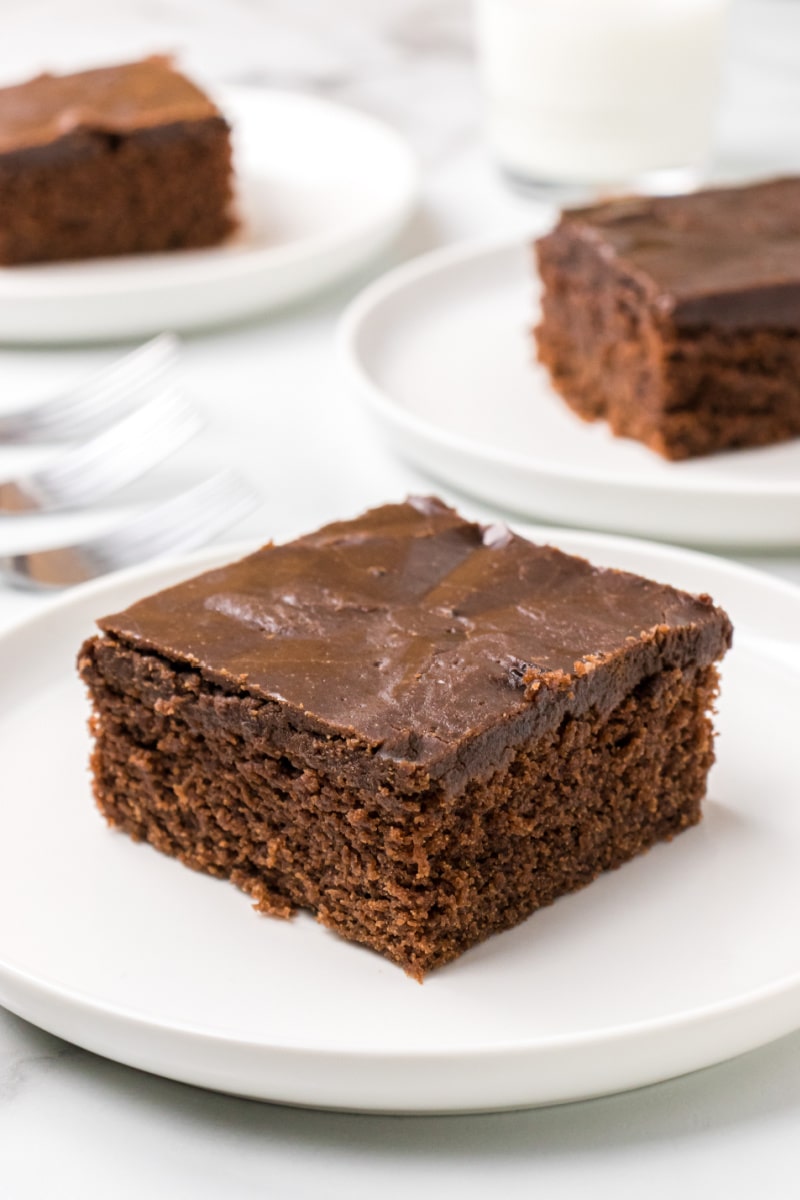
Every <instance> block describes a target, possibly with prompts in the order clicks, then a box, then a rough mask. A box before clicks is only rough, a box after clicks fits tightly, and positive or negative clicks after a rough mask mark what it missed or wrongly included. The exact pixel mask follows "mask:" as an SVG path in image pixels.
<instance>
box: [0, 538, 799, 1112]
mask: <svg viewBox="0 0 800 1200" xmlns="http://www.w3.org/2000/svg"><path fill="white" fill-rule="evenodd" d="M537 532H538V536H539V537H540V538H541V537H549V538H550V540H553V541H557V542H558V543H559V544H561V545H563V546H564V547H565V548H566V549H568V550H575V551H578V552H581V553H586V554H589V555H590V556H591V557H592V558H593V559H594V560H595V561H598V562H605V563H609V564H613V565H619V566H621V567H626V568H632V569H635V570H639V571H643V572H646V573H648V574H650V575H653V576H655V577H658V578H661V579H665V580H668V581H671V582H673V583H676V584H679V585H683V586H685V587H688V588H691V589H692V590H694V591H698V590H701V589H709V590H710V591H711V592H712V593H713V594H714V595H715V597H716V598H717V599H718V600H720V601H721V602H723V603H724V604H725V605H727V607H728V608H729V610H730V612H731V614H732V616H733V618H734V620H735V622H736V624H737V636H736V646H735V649H734V650H733V651H732V652H731V654H730V655H729V657H728V660H727V661H726V665H725V669H724V683H723V694H722V700H721V703H720V713H719V729H720V738H719V744H718V751H719V761H718V763H717V765H716V766H715V768H714V770H713V774H712V779H711V785H710V796H709V800H708V802H707V805H706V818H705V820H704V822H703V823H702V824H701V825H700V826H699V827H698V828H696V829H693V830H691V831H689V832H688V833H685V834H683V835H681V836H680V837H679V838H677V839H676V840H675V841H674V842H673V843H672V844H671V845H663V846H659V847H657V848H656V849H654V850H653V851H651V852H650V853H649V854H647V855H646V856H644V857H642V858H640V859H638V860H636V861H635V862H633V863H630V864H628V865H627V866H625V867H623V868H622V869H621V870H619V871H616V872H614V873H611V874H608V875H606V876H604V877H603V878H601V879H600V880H598V881H596V882H595V883H593V884H592V885H591V886H590V887H589V888H587V889H585V890H584V891H583V892H580V893H578V894H576V895H573V896H569V897H565V898H564V899H562V900H559V901H558V902H557V903H556V904H555V905H554V906H553V907H552V908H549V909H546V910H543V911H541V912H539V913H537V914H535V915H534V916H533V917H532V918H531V919H530V920H528V921H527V922H525V923H524V924H523V925H521V926H519V927H518V928H517V929H514V930H511V931H510V932H508V933H504V934H501V935H499V936H497V937H494V938H491V939H490V940H489V941H488V942H487V943H485V944H484V945H482V946H479V947H477V948H475V949H474V950H472V951H470V952H469V953H467V954H466V955H464V956H463V957H462V958H461V959H460V960H459V961H457V962H455V963H453V964H451V965H450V966H448V967H445V968H443V969H442V970H440V971H438V972H434V974H433V975H431V976H430V977H429V978H428V979H427V980H426V982H425V984H424V985H423V986H422V987H420V986H419V985H418V984H416V983H414V982H412V981H411V980H410V979H408V978H407V977H406V976H405V975H404V974H403V973H402V972H401V971H400V970H399V969H398V968H396V967H393V966H391V965H390V964H388V963H386V962H385V961H384V960H383V959H381V958H380V957H378V956H377V955H375V954H373V953H371V952H369V951H366V950H362V949H360V948H358V947H356V946H353V945H350V944H348V943H346V942H344V941H341V940H339V939H338V938H337V937H335V936H334V935H333V934H331V933H329V932H328V931H326V930H325V929H323V928H322V927H321V926H319V925H317V924H316V923H315V922H314V921H313V920H312V919H311V918H310V917H308V916H305V915H301V916H299V917H298V918H297V919H295V920H294V921H292V922H282V921H279V920H275V919H270V918H267V917H263V916H258V915H256V914H255V913H254V912H253V911H252V910H251V908H250V904H249V901H248V899H247V898H246V897H245V896H244V895H243V894H242V893H240V892H238V891H237V889H236V888H234V887H232V886H231V885H230V884H228V883H225V882H221V881H217V880H213V879H210V878H207V877H205V876H202V875H199V874H195V873H193V872H191V871H189V870H187V869H185V868H183V867H181V866H180V865H179V864H178V863H177V862H174V861H173V860H171V859H168V858H165V857H162V856H161V855H159V854H157V853H156V852H155V851H153V850H152V849H150V848H149V847H147V846H144V845H135V844H134V843H132V842H131V841H129V840H128V838H127V837H125V836H123V835H121V834H117V833H114V832H112V831H110V830H108V829H107V828H106V826H105V824H104V823H103V821H102V820H101V818H100V817H99V815H98V814H97V812H96V811H95V809H94V806H93V803H92V800H91V796H90V788H89V778H88V774H87V770H86V760H87V754H88V749H89V743H88V737H87V732H86V716H87V704H86V701H85V699H84V696H83V692H82V688H81V686H80V685H79V683H78V682H77V680H76V678H75V673H74V662H75V656H76V651H77V648H78V646H79V644H80V642H81V640H82V638H83V637H84V636H85V635H86V634H88V633H90V632H91V630H92V628H93V618H94V617H96V616H98V615H101V614H102V613H104V612H108V611H113V610H116V609H119V608H120V607H121V606H123V605H126V604H127V603H129V602H130V601H131V600H133V599H134V598H136V597H138V596H141V595H142V594H144V593H146V592H149V591H151V590H153V589H155V588H158V587H162V586H164V585H167V584H169V583H172V582H174V581H177V580H178V579H180V578H183V577H186V576H188V575H191V574H194V573H195V572H196V571H197V570H198V569H200V568H205V567H208V566H212V565H217V564H218V563H220V562H222V561H226V560H228V559H230V558H231V557H233V555H234V551H232V550H230V549H229V550H227V551H226V550H224V549H223V550H220V548H219V547H217V548H216V549H215V550H213V551H209V550H206V551H204V552H202V553H200V554H197V555H194V556H193V557H192V558H190V559H186V560H184V561H182V562H181V563H178V564H174V565H169V566H165V565H160V566H150V567H149V568H148V569H146V570H141V569H140V570H136V571H132V572H127V573H125V574H122V575H119V576H117V577H116V578H109V579H108V580H107V581H104V582H100V583H98V584H94V585H90V586H88V587H86V588H84V589H82V590H80V591H76V592H75V593H74V594H72V595H70V596H67V597H66V598H65V599H63V600H61V601H58V602H57V603H56V604H55V605H54V606H53V607H51V608H50V609H49V611H46V612H45V613H43V614H41V615H39V616H37V617H35V618H34V619H32V620H30V621H28V622H27V623H25V624H23V625H20V626H19V627H17V628H16V629H15V630H14V631H12V632H10V633H7V634H6V635H4V636H3V637H2V638H0V763H1V764H2V780H3V786H2V789H1V790H0V839H1V840H2V845H3V847H4V853H3V869H2V871H0V1002H2V1003H3V1004H5V1005H6V1006H7V1007H8V1008H10V1009H12V1010H13V1011H14V1012H16V1013H18V1014H20V1015H21V1016H23V1017H25V1018H27V1019H28V1020H30V1021H33V1022H34V1023H35V1024H37V1025H40V1026H42V1027H43V1028H45V1029H48V1030H50V1031H51V1032H53V1033H55V1034H58V1035H60V1036H62V1037H65V1038H67V1039H69V1040H71V1041H73V1042H76V1043H78V1044H79V1045H82V1046H85V1047H87V1048H88V1049H91V1050H94V1051H97V1052H98V1053H100V1054H103V1055H106V1056H108V1057H110V1058H113V1059H116V1060H118V1061H120V1062H123V1063H129V1064H131V1065H133V1066H135V1067H140V1068H143V1069H144V1070H147V1071H152V1072H155V1073H157V1074H161V1075H166V1076H168V1077H170V1078H174V1079H179V1080H184V1081H186V1082H189V1083H194V1084H200V1085H203V1086H206V1087H211V1088H215V1089H219V1090H221V1091H228V1092H233V1093H237V1094H240V1095H244V1096H252V1097H257V1098H262V1099H268V1100H277V1101H283V1102H288V1103H292V1104H305V1105H314V1106H324V1107H333V1108H345V1109H358V1110H375V1111H396V1112H410V1111H417V1112H434V1111H470V1110H490V1109H501V1108H507V1107H519V1106H526V1105H532V1104H545V1103H551V1102H557V1101H565V1100H571V1099H576V1098H579V1097H587V1096H593V1095H597V1094H601V1093H605V1092H611V1091H616V1090H621V1089H626V1088H631V1087H636V1086H639V1085H641V1084H647V1083H651V1082H654V1081H655V1080H659V1079H663V1078H666V1077H669V1076H673V1075H677V1074H681V1073H683V1072H686V1071H691V1070H694V1069H696V1068H698V1067H703V1066H706V1065H708V1064H711V1063H714V1062H717V1061H720V1060H722V1059H724V1058H727V1057H730V1056H732V1055H735V1054H738V1053H741V1052H742V1051H745V1050H749V1049H751V1048H753V1047H755V1046H758V1045H760V1044H762V1043H764V1042H767V1041H769V1040H770V1039H772V1038H776V1037H779V1036H780V1035H782V1034H784V1033H787V1032H788V1031H789V1030H791V1029H793V1028H795V1027H796V1026H798V1025H800V942H798V937H797V930H798V927H799V926H800V893H799V892H798V888H797V879H798V878H800V806H798V804H797V779H798V769H799V768H800V754H799V752H798V742H797V729H796V726H797V696H798V694H799V692H800V653H798V648H797V643H796V641H795V642H794V644H792V639H793V638H795V628H796V621H797V615H798V609H799V608H800V603H799V602H798V592H797V591H796V590H795V589H793V588H791V587H789V586H788V585H786V584H782V583H780V582H777V581H775V580H772V579H770V578H768V577H766V576H762V575H760V574H757V573H755V572H751V571H748V570H746V569H744V568H741V567H737V566H734V565H731V564H726V563H724V562H721V561H717V560H715V559H711V558H706V557H704V556H700V555H693V554H691V553H689V552H686V551H677V550H673V549H669V548H666V547H661V546H656V545H647V544H644V543H635V542H626V541H624V540H622V539H615V538H607V537H602V536H599V535H591V534H583V533H565V532H563V531H559V532H556V531H547V530H545V531H537ZM242 550H243V548H242V547H237V548H235V551H236V552H241V551H242ZM767 614H769V616H768V617H767ZM767 620H768V622H769V634H770V639H769V640H765V639H764V638H763V637H762V636H761V631H762V629H763V628H764V626H765V624H766V623H767ZM792 655H794V658H792Z"/></svg>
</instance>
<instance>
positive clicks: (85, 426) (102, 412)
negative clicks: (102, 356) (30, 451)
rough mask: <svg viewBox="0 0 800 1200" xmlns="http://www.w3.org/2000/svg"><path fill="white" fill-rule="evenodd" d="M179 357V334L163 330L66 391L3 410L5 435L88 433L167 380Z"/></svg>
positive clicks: (6, 438) (28, 438) (1, 436)
mask: <svg viewBox="0 0 800 1200" xmlns="http://www.w3.org/2000/svg"><path fill="white" fill-rule="evenodd" d="M177 357H178V341H177V338H175V337H174V336H173V335H172V334H170V333H162V334H159V336H158V337H155V338H153V339H152V341H149V342H146V343H145V344H144V345H143V346H139V347H138V348H137V349H136V350H133V351H131V353H130V354H126V355H125V357H124V358H120V359H119V360H118V361H117V362H115V363H113V364H112V365H111V366H110V367H107V368H106V369H105V370H104V371H100V372H98V374H96V375H94V376H93V377H92V378H91V379H87V380H86V382H85V383H82V384H79V385H78V387H76V388H73V389H72V390H71V391H69V392H67V393H66V394H65V395H63V396H56V397H54V398H53V399H52V400H46V401H43V402H40V403H37V404H33V405H26V406H25V407H24V408H19V409H16V410H15V411H13V412H7V413H0V441H2V442H16V443H22V442H25V443H29V444H30V443H35V442H47V441H69V440H78V439H83V438H86V437H89V436H90V435H91V434H92V433H94V432H95V430H97V429H101V428H103V427H104V426H106V425H111V424H112V423H113V422H114V421H115V420H117V419H118V418H119V417H120V416H122V415H123V414H124V413H125V412H127V411H128V410H129V409H130V408H131V407H133V404H134V403H135V402H136V401H137V399H139V400H141V399H143V398H144V397H143V393H146V392H148V391H152V390H153V389H154V388H156V387H160V386H163V384H164V383H165V381H166V380H167V377H168V375H169V372H170V371H171V370H172V369H173V368H174V365H175V363H176V361H177Z"/></svg>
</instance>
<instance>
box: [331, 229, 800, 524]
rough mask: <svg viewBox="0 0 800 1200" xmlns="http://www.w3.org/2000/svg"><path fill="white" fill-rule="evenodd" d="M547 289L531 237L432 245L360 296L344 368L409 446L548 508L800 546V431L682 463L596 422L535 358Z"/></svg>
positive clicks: (514, 505)
mask: <svg viewBox="0 0 800 1200" xmlns="http://www.w3.org/2000/svg"><path fill="white" fill-rule="evenodd" d="M537 290H538V283H537V281H536V279H535V277H534V269H533V252H532V250H531V248H530V246H529V245H524V244H521V243H520V242H519V241H518V240H516V241H514V242H511V243H509V242H503V243H501V244H497V243H492V244H488V245H486V244H484V245H477V246H475V245H474V244H472V245H467V246H458V247H455V248H448V249H446V250H443V251H437V252H435V253H433V254H430V255H426V256H425V257H424V258H420V259H417V260H415V261H414V262H412V263H410V264H408V265H406V266H403V267H400V268H398V269H396V270H394V271H391V272H390V273H389V274H388V275H386V276H384V277H383V278H382V279H381V280H379V281H378V282H377V283H374V284H372V285H371V286H370V287H368V288H367V289H366V290H365V291H364V292H363V293H362V294H361V295H360V296H359V297H358V298H357V299H356V300H355V301H354V303H353V304H352V305H351V307H350V308H349V310H348V311H347V313H346V314H345V317H344V319H343V322H342V325H341V330H340V345H341V350H342V352H343V358H344V361H345V365H346V368H347V370H348V372H349V374H350V375H351V376H352V377H354V378H355V382H356V386H357V388H358V389H359V391H360V393H361V395H362V396H363V398H364V399H365V401H366V402H367V405H368V407H369V410H370V411H371V412H372V413H373V415H374V416H375V417H376V418H377V420H378V421H379V422H380V424H381V426H382V427H383V429H384V430H385V432H386V434H387V436H388V438H389V439H390V441H391V444H392V445H393V446H394V447H395V448H396V449H397V450H398V451H399V452H400V453H401V454H403V455H404V456H405V457H407V458H409V459H411V460H412V461H413V462H415V463H416V464H417V465H418V466H420V467H422V468H423V470H425V471H426V472H428V473H430V474H431V475H433V476H434V477H435V478H437V479H441V480H444V481H445V482H447V483H449V484H451V485H453V486H455V487H457V488H459V489H461V490H462V491H464V492H468V493H471V494H473V495H475V496H479V497H481V498H482V499H484V500H488V501H490V502H491V503H493V504H497V505H501V506H504V507H506V508H508V509H511V510H512V511H514V512H518V513H521V514H524V515H526V516H531V517H536V518H538V519H546V520H550V521H559V522H564V523H566V524H575V525H583V526H590V527H591V528H594V529H608V530H615V531H617V532H621V533H632V534H638V535H642V536H646V537H655V538H663V539H665V540H668V541H677V542H684V543H687V544H691V545H704V544H705V545H720V546H723V545H727V546H733V545H738V546H747V545H752V546H768V545H773V546H774V545H785V544H793V545H794V544H798V543H800V439H797V440H795V441H793V442H788V443H785V444H784V445H781V446H774V447H769V448H767V449H763V450H744V451H739V452H737V453H729V454H719V455H713V456H710V457H707V458H702V459H695V460H692V461H689V462H682V463H669V462H666V461H665V460H663V459H661V458H660V457H659V456H658V455H656V454H654V453H653V452H652V451H650V450H647V449H646V448H645V447H644V446H642V445H640V444H639V443H637V442H633V441H630V440H628V439H623V438H615V437H613V436H612V435H611V434H610V433H609V431H608V428H607V427H606V425H605V424H604V423H601V422H598V423H595V424H586V423H584V422H583V421H581V420H580V418H578V417H577V416H576V415H575V414H574V413H573V412H572V411H571V410H570V409H569V408H568V407H567V405H566V404H565V403H564V402H563V401H562V400H561V399H560V398H559V397H558V396H557V395H556V393H555V392H554V391H553V389H552V388H551V387H550V384H549V381H548V377H547V373H546V371H545V370H544V369H543V368H542V367H540V366H539V365H538V364H536V363H534V361H533V355H534V351H533V342H532V338H531V332H530V331H531V327H532V326H533V324H534V322H535V319H536V308H537V297H536V292H537Z"/></svg>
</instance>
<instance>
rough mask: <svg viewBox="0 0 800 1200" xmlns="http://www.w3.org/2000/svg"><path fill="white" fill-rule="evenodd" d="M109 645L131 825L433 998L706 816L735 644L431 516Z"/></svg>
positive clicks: (659, 597) (394, 522)
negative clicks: (721, 684) (438, 979)
mask: <svg viewBox="0 0 800 1200" xmlns="http://www.w3.org/2000/svg"><path fill="white" fill-rule="evenodd" d="M99 624H100V628H101V630H102V634H101V635H100V636H98V637H95V638H92V639H90V640H89V641H88V642H87V643H86V644H85V645H84V647H83V649H82V652H81V655H80V671H81V674H82V676H83V679H84V680H85V682H86V683H87V685H88V687H89V691H90V694H91V698H92V702H93V705H94V716H93V730H94V734H95V737H96V746H95V750H94V755H93V759H92V767H93V772H94V787H95V795H96V798H97V802H98V804H99V806H100V808H101V810H102V811H103V813H104V814H105V816H106V817H107V818H108V820H109V821H110V823H111V824H112V825H115V826H117V827H118V828H119V829H122V830H124V831H125V832H127V833H129V834H130V835H132V836H133V837H134V838H136V839H146V840H147V841H149V842H150V843H152V845H154V846H155V847H157V848H158V849H159V850H162V851H164V852H165V853H167V854H170V855H174V856H175V857H176V858H179V859H180V860H181V861H182V862H184V863H186V864H187V865H188V866H191V867H194V868H197V869H199V870H203V871H207V872H209V873H210V874H212V875H217V876H223V877H227V878H230V879H232V880H233V882H234V883H236V884H238V885H239V886H240V887H241V888H243V889H244V890H245V891H246V892H249V893H250V895H251V896H252V897H253V899H254V900H255V902H256V906H257V907H258V908H259V909H261V910H262V911H264V912H267V913H273V914H278V915H281V916H283V915H289V914H290V913H291V912H293V911H294V910H295V909H297V908H304V909H308V910H310V911H311V912H313V913H315V914H316V916H317V918H318V919H319V920H320V921H322V922H323V923H324V924H325V925H327V926H329V927H330V928H331V929H333V930H335V931H336V932H337V933H339V934H341V935H342V936H343V937H345V938H349V939H352V940H353V941H356V942H360V943H362V944H364V945H366V946H370V947H372V948H373V949H375V950H377V951H379V952H380V953H381V954H383V955H385V956H386V957H387V958H389V959H391V960H392V961H393V962H395V963H398V964H399V965H400V966H402V967H403V968H404V969H405V970H406V971H407V972H408V973H409V974H411V975H413V976H415V977H417V978H422V976H423V975H424V974H425V973H426V972H427V971H430V970H431V969H432V968H433V967H437V966H440V965H441V964H443V963H446V962H448V961H450V960H451V959H453V958H455V957H457V956H458V955H459V954H461V953H462V952H463V951H464V950H466V949H468V948H469V947H470V946H472V945H474V944H475V943H476V942H479V941H481V940H483V939H484V938H486V937H488V936H489V935H490V934H492V933H495V932H497V931H499V930H502V929H506V928H508V927H509V926H512V925H515V924H516V923H517V922H519V921H521V920H523V919H524V918H525V917H527V916H528V915H529V914H530V913H532V912H533V911H534V909H537V908H539V907H541V906H542V905H545V904H550V903H551V902H552V901H553V900H555V899H556V897H557V896H559V895H561V894H563V893H565V892H570V891H574V890H575V889H577V888H580V887H582V886H583V885H584V884H586V883H588V882H589V881H590V880H591V879H593V878H594V877H595V876H596V875H598V874H599V873H600V872H601V871H604V870H607V869H608V868H611V867H618V866H619V865H620V864H621V863H623V862H625V861H626V860H627V859H629V858H631V857H633V856H634V855H636V854H638V853H640V852H641V851H642V850H645V849H647V847H649V846H651V845H652V844H653V843H654V842H656V841H659V840H662V839H669V838H671V837H672V836H673V835H674V834H675V833H678V832H680V831H681V830H682V829H685V828H686V827H687V826H689V825H692V824H694V823H695V822H696V821H697V820H698V819H699V816H700V803H701V800H702V798H703V795H704V792H705V788H706V777H707V774H708V770H709V767H710V766H711V763H712V761H713V757H714V755H713V734H712V728H711V723H710V716H709V714H710V710H711V706H712V703H713V700H714V697H715V694H716V690H717V672H716V667H715V665H714V664H715V662H716V661H717V660H718V659H719V658H720V657H721V656H722V655H723V653H724V652H725V650H726V648H727V647H728V645H729V643H730V637H731V626H730V622H729V620H728V618H727V617H726V615H725V613H723V612H722V611H721V610H720V609H718V608H715V607H714V606H713V604H712V603H711V601H710V599H709V598H708V597H707V596H699V597H696V596H690V595H688V594H686V593H684V592H680V591H677V590H675V589H673V588H671V587H667V586H665V585H662V584H659V583H654V582H651V581H649V580H646V579H642V578H639V577H638V576H635V575H631V574H626V573H624V572H620V571H614V570H603V569H600V568H597V567H594V566H591V565H590V564H589V563H588V562H586V561H585V560H583V559H581V558H576V557H572V556H569V555H566V554H563V553H561V552H560V551H559V550H556V549H554V548H552V547H549V546H536V545H532V544H531V543H530V542H528V541H526V540H524V539H523V538H521V537H518V536H515V535H513V534H511V533H509V532H508V531H507V530H505V529H504V528H502V527H489V528H485V527H481V526H480V525H476V524H473V523H470V522H468V521H464V520H462V519H461V518H460V517H459V516H458V515H457V514H456V513H455V512H453V511H452V510H451V509H449V508H447V507H445V506H444V505H443V504H441V503H440V502H439V501H437V500H434V499H413V500H411V501H409V502H407V503H404V504H395V505H387V506H385V507H382V508H378V509H374V510H373V511H371V512H368V513H365V514H364V515H363V516H361V517H358V518H356V519H355V520H352V521H344V522H341V523H337V524H333V525H329V526H326V527H325V528H323V529H321V530H319V531H318V532H317V533H314V534H311V535H309V536H307V537H303V538H300V539H299V540H297V541H294V542H291V543H289V544H287V545H283V546H266V547H264V548H263V549H261V550H259V551H257V552H256V553H255V554H253V555H250V556H249V557H248V558H245V559H243V560H242V561H241V562H238V563H233V564H231V565H229V566H226V567H223V568H221V569H219V570H213V571H209V572H207V573H206V574H203V575H200V576H199V577H197V578H195V579H193V580H190V581H189V582H187V583H183V584H179V585H178V586H177V587H173V588H170V589H168V590H166V591H163V592H160V593H158V594H157V595H155V596H151V597H149V598H147V599H145V600H142V601H140V602H139V603H137V604H134V605H133V606H132V607H131V608H129V609H127V610H126V611H125V612H123V613H120V614H117V615H115V616H109V617H105V618H104V619H103V620H101V621H100V622H99Z"/></svg>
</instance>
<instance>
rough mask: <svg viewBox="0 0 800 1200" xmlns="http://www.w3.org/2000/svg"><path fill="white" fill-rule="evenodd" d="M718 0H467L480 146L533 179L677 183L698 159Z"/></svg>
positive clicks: (690, 178)
mask: <svg viewBox="0 0 800 1200" xmlns="http://www.w3.org/2000/svg"><path fill="white" fill-rule="evenodd" d="M727 7H728V2H727V0H475V16H476V33H477V46H478V57H479V63H480V68H481V74H482V78H483V85H484V92H485V102H486V126H487V134H488V138H489V142H490V144H491V147H492V150H493V152H494V154H495V157H496V158H497V160H498V162H499V163H500V165H501V166H502V168H503V169H504V170H505V171H506V172H507V173H508V174H509V175H510V176H511V177H512V178H513V179H515V180H517V181H519V182H521V183H523V184H527V185H530V186H533V187H548V186H564V185H568V186H569V185H590V186H598V185H599V186H601V187H603V186H612V187H613V186H618V185H625V186H627V187H629V188H631V189H632V190H637V191H680V190H684V189H685V188H686V187H690V186H692V185H694V184H695V183H696V182H697V181H698V179H699V178H700V176H701V175H702V174H703V172H704V170H705V169H706V167H707V164H708V160H709V155H710V151H711V145H712V137H713V131H714V118H715V113H716V106H717V98H718V92H719V77H720V65H721V58H722V48H723V44H724V24H725V15H726V10H727Z"/></svg>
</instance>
